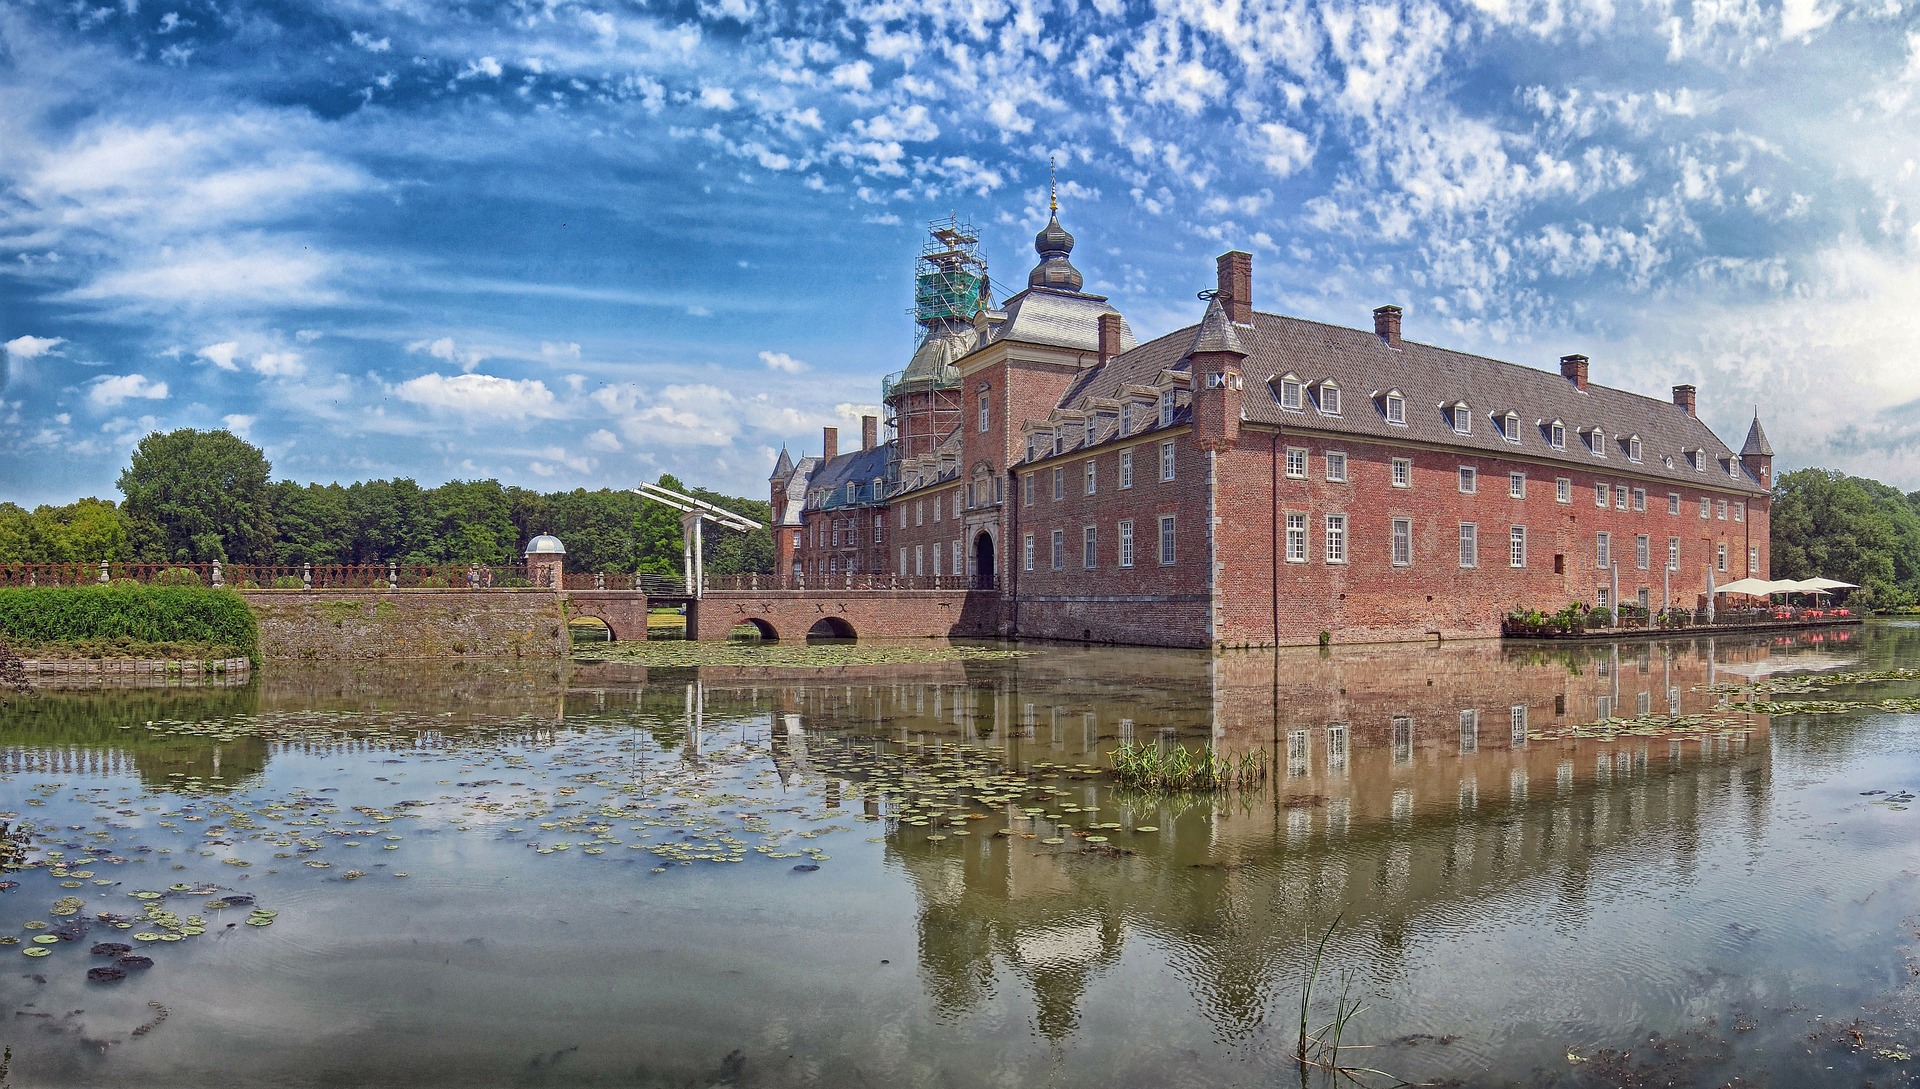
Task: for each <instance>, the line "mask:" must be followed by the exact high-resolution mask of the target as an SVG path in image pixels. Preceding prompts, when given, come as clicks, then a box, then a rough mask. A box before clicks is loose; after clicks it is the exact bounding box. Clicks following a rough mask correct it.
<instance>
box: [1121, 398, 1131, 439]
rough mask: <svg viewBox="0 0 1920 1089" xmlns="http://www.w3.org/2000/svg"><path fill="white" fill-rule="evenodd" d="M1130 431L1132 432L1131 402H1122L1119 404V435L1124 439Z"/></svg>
mask: <svg viewBox="0 0 1920 1089" xmlns="http://www.w3.org/2000/svg"><path fill="white" fill-rule="evenodd" d="M1132 430H1133V402H1132V401H1122V402H1121V403H1120V434H1121V436H1122V437H1124V436H1125V435H1126V433H1127V432H1129V431H1132Z"/></svg>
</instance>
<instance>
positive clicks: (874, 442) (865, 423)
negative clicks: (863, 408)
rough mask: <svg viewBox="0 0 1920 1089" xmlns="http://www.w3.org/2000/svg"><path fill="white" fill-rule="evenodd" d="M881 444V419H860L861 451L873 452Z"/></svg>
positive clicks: (871, 417)
mask: <svg viewBox="0 0 1920 1089" xmlns="http://www.w3.org/2000/svg"><path fill="white" fill-rule="evenodd" d="M879 444H880V417H878V416H862V417H860V449H862V450H871V449H873V448H874V447H875V446H878V445H879Z"/></svg>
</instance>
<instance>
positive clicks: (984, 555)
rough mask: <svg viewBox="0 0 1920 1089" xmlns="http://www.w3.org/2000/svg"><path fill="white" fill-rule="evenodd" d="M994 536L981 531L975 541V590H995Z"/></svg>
mask: <svg viewBox="0 0 1920 1089" xmlns="http://www.w3.org/2000/svg"><path fill="white" fill-rule="evenodd" d="M993 575H994V571H993V535H992V534H989V533H988V532H987V531H986V530H984V529H983V530H981V531H980V534H979V536H976V537H975V538H974V539H973V588H974V589H976V590H991V589H993Z"/></svg>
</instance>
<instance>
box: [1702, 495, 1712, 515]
mask: <svg viewBox="0 0 1920 1089" xmlns="http://www.w3.org/2000/svg"><path fill="white" fill-rule="evenodd" d="M1700 517H1701V518H1702V519H1710V518H1712V517H1713V500H1712V499H1709V498H1708V497H1706V496H1704V495H1703V496H1701V497H1700Z"/></svg>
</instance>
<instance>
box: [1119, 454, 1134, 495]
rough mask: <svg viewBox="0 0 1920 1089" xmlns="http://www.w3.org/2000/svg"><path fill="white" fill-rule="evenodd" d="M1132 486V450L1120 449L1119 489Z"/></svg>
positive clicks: (1123, 489)
mask: <svg viewBox="0 0 1920 1089" xmlns="http://www.w3.org/2000/svg"><path fill="white" fill-rule="evenodd" d="M1131 487H1133V451H1132V450H1122V451H1120V489H1121V490H1122V491H1125V490H1126V489H1128V488H1131Z"/></svg>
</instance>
